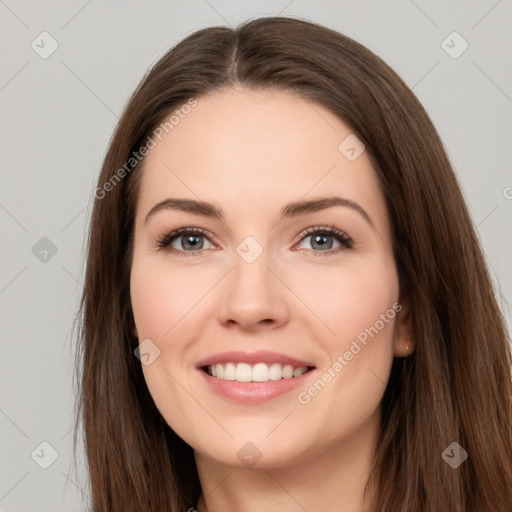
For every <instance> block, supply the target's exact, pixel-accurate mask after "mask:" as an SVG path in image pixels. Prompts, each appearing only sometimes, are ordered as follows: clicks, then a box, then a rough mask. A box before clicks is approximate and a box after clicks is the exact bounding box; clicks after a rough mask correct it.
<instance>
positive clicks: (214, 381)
mask: <svg viewBox="0 0 512 512" xmlns="http://www.w3.org/2000/svg"><path fill="white" fill-rule="evenodd" d="M198 371H199V372H200V373H201V375H202V377H203V379H205V381H206V383H207V384H208V385H209V386H210V388H211V389H212V390H213V391H214V392H215V393H217V394H218V395H221V396H223V397H225V398H229V399H230V400H235V401H236V402H241V403H246V404H256V403H261V402H266V401H267V400H270V399H272V398H275V397H276V396H279V395H282V394H284V393H288V392H289V391H291V390H293V389H295V388H297V387H299V386H300V385H301V384H302V385H304V383H305V381H306V379H309V377H310V376H311V374H312V373H314V371H315V370H314V369H313V370H310V371H308V372H306V373H303V374H302V375H301V376H300V377H294V378H292V379H280V380H269V381H267V382H238V381H236V380H224V379H218V378H217V377H212V376H211V375H208V374H207V373H206V372H205V371H203V370H198Z"/></svg>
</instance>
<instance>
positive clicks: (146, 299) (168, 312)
mask: <svg viewBox="0 0 512 512" xmlns="http://www.w3.org/2000/svg"><path fill="white" fill-rule="evenodd" d="M210 281H211V279H208V277H207V276H205V277H204V279H203V278H200V277H199V276H198V275H197V273H194V272H193V271H191V270H190V269H188V270H183V271H180V270H179V269H176V268H168V267H167V266H166V265H165V262H163V263H162V262H158V263H155V262H154V261H151V260H147V261H143V262H142V261H141V262H140V263H139V262H138V261H137V260H135V261H134V264H133V267H132V272H131V278H130V293H131V301H132V308H133V314H134V318H135V324H136V326H137V330H138V334H139V338H140V339H142V338H150V339H154V340H155V342H157V343H158V341H157V340H160V341H161V342H162V343H165V341H164V338H165V340H167V339H168V338H169V337H170V336H171V334H172V331H173V330H174V329H175V327H176V326H177V325H178V324H179V323H180V322H182V321H183V320H188V315H189V312H190V313H192V314H193V313H194V311H193V310H194V307H195V305H196V304H197V303H198V301H200V299H201V297H203V296H204V295H205V294H206V293H207V292H208V290H209V288H211V283H210Z"/></svg>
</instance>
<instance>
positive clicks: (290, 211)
mask: <svg viewBox="0 0 512 512" xmlns="http://www.w3.org/2000/svg"><path fill="white" fill-rule="evenodd" d="M333 206H344V207H347V208H350V209H352V210H354V211H355V212H357V213H359V214H360V215H361V216H362V217H363V219H364V220H365V221H366V222H367V223H368V224H369V225H370V227H371V228H372V229H373V230H374V231H376V228H375V225H374V223H373V222H372V219H371V217H370V216H369V215H368V213H367V212H366V210H365V209H364V208H363V207H362V206H360V205H359V204H357V203H356V202H354V201H351V200H350V199H345V198H343V197H336V196H331V197H320V198H317V199H310V200H307V201H304V200H300V201H294V202H291V203H288V204H287V205H285V206H284V208H283V209H282V210H281V218H282V219H285V218H294V217H299V216H301V215H305V214H307V213H314V212H319V211H322V210H325V209H327V208H332V207H333ZM162 210H180V211H183V212H188V213H192V214H195V215H201V216H203V217H213V218H217V219H219V220H223V218H224V214H223V212H222V209H220V208H217V207H216V206H214V205H213V204H211V203H208V202H205V201H196V200H194V199H175V198H168V199H164V200H163V201H160V202H159V203H157V204H155V206H153V208H151V210H149V212H148V214H147V215H146V219H145V220H144V223H147V222H148V220H149V219H150V218H151V217H152V216H153V215H155V214H156V213H157V212H160V211H162Z"/></svg>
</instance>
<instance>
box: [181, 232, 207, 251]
mask: <svg viewBox="0 0 512 512" xmlns="http://www.w3.org/2000/svg"><path fill="white" fill-rule="evenodd" d="M199 238H200V237H199V236H196V235H189V236H186V237H183V238H182V240H183V239H185V243H184V244H183V243H182V246H183V248H184V249H201V248H202V246H203V244H202V242H200V241H199V240H198V239H199Z"/></svg>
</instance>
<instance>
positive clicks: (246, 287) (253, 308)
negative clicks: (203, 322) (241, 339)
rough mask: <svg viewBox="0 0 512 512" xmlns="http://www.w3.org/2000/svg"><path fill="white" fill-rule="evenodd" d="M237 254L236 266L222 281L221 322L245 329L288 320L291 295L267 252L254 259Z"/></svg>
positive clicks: (259, 327)
mask: <svg viewBox="0 0 512 512" xmlns="http://www.w3.org/2000/svg"><path fill="white" fill-rule="evenodd" d="M234 256H235V257H234V268H233V270H232V271H231V272H229V274H228V275H227V276H226V279H224V280H223V283H222V289H221V300H220V307H219V309H218V313H217V314H218V319H219V322H220V323H221V324H222V325H223V326H224V327H227V328H236V327H238V328H240V329H243V330H246V331H261V330H270V329H274V328H276V327H281V326H283V325H285V324H286V323H287V322H288V320H289V313H290V311H289V305H288V302H287V300H288V299H289V297H288V296H287V294H286V291H287V290H286V288H285V287H284V286H283V283H282V282H281V281H280V280H279V279H277V277H276V275H275V274H276V270H275V269H272V270H270V268H269V261H268V258H267V254H266V252H263V254H261V255H260V256H259V258H258V259H257V260H256V261H254V262H252V263H247V262H246V261H244V259H243V258H241V257H239V256H238V255H236V254H235V255H234Z"/></svg>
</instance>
